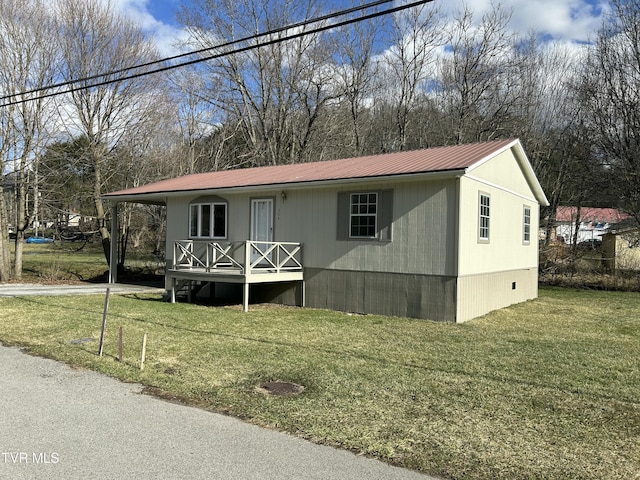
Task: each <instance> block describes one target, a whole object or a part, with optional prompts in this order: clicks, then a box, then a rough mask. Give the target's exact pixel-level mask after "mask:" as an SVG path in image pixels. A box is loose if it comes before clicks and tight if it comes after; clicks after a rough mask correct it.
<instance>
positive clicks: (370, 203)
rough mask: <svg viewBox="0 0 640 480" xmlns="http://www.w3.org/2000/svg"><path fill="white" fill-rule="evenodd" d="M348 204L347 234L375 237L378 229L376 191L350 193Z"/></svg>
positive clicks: (355, 236) (359, 236) (352, 236)
mask: <svg viewBox="0 0 640 480" xmlns="http://www.w3.org/2000/svg"><path fill="white" fill-rule="evenodd" d="M350 205H351V208H350V212H351V213H350V215H349V236H350V237H351V238H375V237H376V235H377V231H378V229H377V218H378V193H377V192H369V193H352V194H351V200H350Z"/></svg>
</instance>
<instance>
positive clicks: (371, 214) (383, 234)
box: [337, 190, 393, 242]
mask: <svg viewBox="0 0 640 480" xmlns="http://www.w3.org/2000/svg"><path fill="white" fill-rule="evenodd" d="M337 216H338V225H337V227H338V228H337V238H338V240H347V241H348V240H352V241H367V242H369V241H375V240H378V241H381V242H390V241H391V233H392V232H391V230H392V228H391V227H392V224H393V190H364V191H363V190H360V191H352V192H338V214H337Z"/></svg>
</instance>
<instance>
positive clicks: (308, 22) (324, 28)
mask: <svg viewBox="0 0 640 480" xmlns="http://www.w3.org/2000/svg"><path fill="white" fill-rule="evenodd" d="M390 1H392V0H379V1H376V2H371V3H369V4H366V5H363V6H360V7H354V8H350V9H347V10H341V11H339V12H336V13H333V14H328V15H324V16H322V17H317V18H314V19H311V20H306V21H303V22H298V23H296V24H291V25H287V26H285V27H280V28H277V29H273V30H269V31H267V32H264V33H259V34H256V35H252V36H249V37H245V38H242V39H238V40H234V41H230V42H226V43H224V44H220V45H217V46H214V47H207V48H203V49H200V50H196V51H192V52H189V53H183V54H180V55H175V56H173V57H167V58H164V59H161V60H155V61H152V62H148V63H145V64H140V65H136V66H133V67H128V68H123V69H120V70H114V71H111V72H108V73H102V74H98V75H93V76H91V77H86V78H82V79H77V80H70V81H67V82H62V83H59V84H55V85H50V86H46V87H41V88H37V89H33V90H30V91H27V92H22V93H20V94H19V95H28V94H31V93H38V92H45V91H47V90H51V89H53V88H60V87H65V86H69V85H73V84H75V83H79V82H85V81H90V80H94V79H98V78H103V77H107V76H110V75H116V74H119V73H124V72H128V71H131V70H134V69H137V68H142V67H145V66H151V65H155V64H159V63H164V62H167V61H170V60H175V59H178V58H183V57H186V56H191V55H195V54H200V53H204V52H207V51H211V50H219V49H221V48H226V47H229V46H232V45H235V44H237V43H240V42H246V41H250V40H257V39H260V38H263V37H268V36H271V35H274V34H277V33H281V32H283V31H287V30H291V29H295V28H299V27H305V26H308V25H312V24H314V23H319V22H323V21H326V20H331V19H334V18H337V17H340V16H344V15H348V14H350V13H353V12H356V11H361V10H364V9H369V8H372V7H374V6H378V5H381V4H384V3H389V2H390ZM432 1H434V0H420V1H415V2H411V3H407V4H404V5H400V6H397V7H393V8H389V9H386V10H382V11H378V12H374V13H370V14H366V15H361V16H359V17H356V18H352V19H348V20H343V21H341V22H337V23H331V24H329V25H323V26H320V27H317V28H315V29H312V30H308V31H301V32H299V33H295V34H292V35H287V36H284V37H281V38H276V39H272V40H268V41H265V42H261V43H256V44H253V45H249V46H245V47H240V48H236V49H234V50H230V51H227V52H223V53H218V54H215V55H210V56H206V57H201V58H198V59H195V60H190V61H187V62H182V63H177V64H173V65H167V66H164V67H161V68H157V69H155V70H148V71H145V72H140V73H135V74H131V75H127V76H124V77H119V78H115V79H109V80H104V81H101V82H97V83H93V84H91V85H83V86H81V87H72V88H69V89H67V90H62V91H57V92H52V93H47V94H43V95H39V96H36V97H32V98H28V99H20V100H14V101H10V102H7V103H3V104H1V105H0V107H7V106H10V105H16V104H21V103H26V102H29V101H33V100H40V99H44V98H49V97H53V96H57V95H64V94H66V93H72V92H74V91H77V90H88V89H90V88H95V87H99V86H104V85H109V84H111V83H117V82H122V81H125V80H132V79H135V78H139V77H143V76H146V75H151V74H154V73H160V72H165V71H168V70H173V69H176V68H180V67H185V66H189V65H194V64H196V63H201V62H206V61H209V60H214V59H217V58H222V57H225V56H228V55H233V54H237V53H242V52H246V51H249V50H254V49H257V48H260V47H265V46H269V45H274V44H277V43H282V42H285V41H288V40H293V39H296V38H300V37H303V36H307V35H312V34H314V33H320V32H324V31H327V30H331V29H335V28H339V27H343V26H346V25H350V24H353V23H357V22H361V21H364V20H370V19H373V18H377V17H381V16H383V15H389V14H391V13H395V12H399V11H402V10H406V9H409V8H413V7H416V6H418V5H422V4H425V3H430V2H432ZM17 95H18V94H13V95H7V96H5V97H0V100H6V99H10V98H12V97H16V96H17Z"/></svg>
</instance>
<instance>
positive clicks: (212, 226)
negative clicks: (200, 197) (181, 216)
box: [189, 202, 227, 239]
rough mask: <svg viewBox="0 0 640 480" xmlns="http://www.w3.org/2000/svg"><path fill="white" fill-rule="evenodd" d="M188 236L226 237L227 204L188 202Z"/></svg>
mask: <svg viewBox="0 0 640 480" xmlns="http://www.w3.org/2000/svg"><path fill="white" fill-rule="evenodd" d="M189 236H190V237H191V238H212V239H218V238H220V239H221V238H226V237H227V204H226V203H224V202H211V203H204V202H203V203H192V204H190V205H189Z"/></svg>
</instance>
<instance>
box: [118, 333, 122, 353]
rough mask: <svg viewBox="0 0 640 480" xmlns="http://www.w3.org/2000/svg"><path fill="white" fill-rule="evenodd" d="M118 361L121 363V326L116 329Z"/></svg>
mask: <svg viewBox="0 0 640 480" xmlns="http://www.w3.org/2000/svg"><path fill="white" fill-rule="evenodd" d="M118 361H119V362H122V325H120V328H119V329H118Z"/></svg>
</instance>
